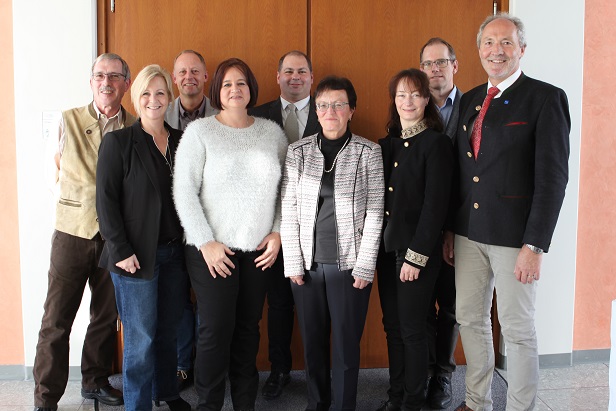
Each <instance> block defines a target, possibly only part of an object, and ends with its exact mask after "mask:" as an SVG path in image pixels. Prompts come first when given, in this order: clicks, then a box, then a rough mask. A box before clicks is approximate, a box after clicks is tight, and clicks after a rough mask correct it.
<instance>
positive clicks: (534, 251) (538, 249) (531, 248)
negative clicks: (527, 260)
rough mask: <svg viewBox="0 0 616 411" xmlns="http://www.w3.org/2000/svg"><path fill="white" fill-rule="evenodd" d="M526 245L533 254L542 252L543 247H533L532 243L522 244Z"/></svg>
mask: <svg viewBox="0 0 616 411" xmlns="http://www.w3.org/2000/svg"><path fill="white" fill-rule="evenodd" d="M524 245H525V246H526V247H528V248H529V249H530V251H532V252H533V253H535V254H543V249H542V248H539V247H535V246H534V245H530V244H524Z"/></svg>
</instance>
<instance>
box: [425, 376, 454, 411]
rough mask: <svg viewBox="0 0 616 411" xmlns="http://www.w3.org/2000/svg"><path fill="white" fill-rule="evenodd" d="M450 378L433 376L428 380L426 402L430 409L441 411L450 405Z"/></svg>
mask: <svg viewBox="0 0 616 411" xmlns="http://www.w3.org/2000/svg"><path fill="white" fill-rule="evenodd" d="M451 399H452V395H451V378H449V377H446V376H444V375H435V376H434V377H432V378H431V379H430V387H429V388H428V397H427V399H426V402H427V403H428V405H429V406H430V408H432V409H435V410H442V409H445V408H449V406H450V405H451Z"/></svg>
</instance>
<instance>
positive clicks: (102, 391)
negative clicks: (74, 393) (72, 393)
mask: <svg viewBox="0 0 616 411" xmlns="http://www.w3.org/2000/svg"><path fill="white" fill-rule="evenodd" d="M81 396H82V397H83V398H85V399H87V400H99V401H100V402H102V403H103V404H105V405H113V406H116V405H122V404H124V397H122V393H121V392H120V391H119V390H116V389H115V388H113V387H112V386H111V384H107V385H106V386H104V387H100V388H96V389H94V390H87V389H85V388H82V389H81Z"/></svg>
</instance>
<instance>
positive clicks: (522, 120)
mask: <svg viewBox="0 0 616 411" xmlns="http://www.w3.org/2000/svg"><path fill="white" fill-rule="evenodd" d="M477 46H478V51H479V56H480V59H481V63H482V65H483V67H484V69H485V71H486V73H487V75H488V83H487V84H483V85H480V86H478V87H476V88H475V89H473V90H471V91H469V92H467V93H466V94H464V95H462V92H461V91H460V90H458V88H457V87H456V86H455V85H454V82H453V77H454V74H455V73H456V72H457V70H458V61H457V59H456V55H455V51H454V49H453V47H452V46H451V45H450V44H449V43H448V42H447V41H445V40H443V39H441V38H432V39H430V40H429V41H428V42H427V43H426V44H425V45H424V47H423V48H422V49H421V51H420V61H419V69H414V68H411V69H405V70H402V71H400V72H399V73H397V74H395V75H394V76H393V77H392V78H391V80H390V83H389V96H390V107H389V117H388V121H387V125H386V128H387V134H386V136H385V137H384V138H382V139H381V140H379V141H378V144H377V143H375V142H373V141H371V140H369V139H366V138H363V137H360V136H358V135H356V134H354V133H353V132H352V131H351V128H350V125H351V123H352V118H353V116H354V115H355V112H356V108H357V100H358V96H357V94H356V92H355V88H354V87H353V84H352V82H351V81H350V80H349V79H347V78H344V77H337V76H327V77H324V78H323V79H322V80H321V81H320V82H319V83H318V85H317V86H316V90H315V92H314V95H313V96H311V93H310V92H311V86H312V84H313V79H314V77H313V73H312V63H311V61H310V59H309V58H308V56H307V55H306V54H304V53H302V52H300V51H291V52H288V53H286V54H285V55H283V56H282V57H281V58H280V61H279V64H278V71H277V81H278V84H279V85H280V90H281V95H280V98H278V99H276V100H274V101H272V102H269V103H266V104H263V105H261V106H258V107H257V106H256V103H257V99H258V84H257V80H256V78H255V76H254V74H253V73H252V71H251V69H250V67H249V66H248V65H247V64H246V63H245V62H243V61H242V60H240V59H237V58H230V59H228V60H225V61H223V62H222V63H220V64H219V66H218V67H217V69H216V71H215V73H214V75H213V78H212V81H211V86H210V92H209V98H208V97H206V96H205V95H204V92H203V86H204V84H205V82H206V81H207V80H208V78H209V77H208V73H207V70H206V68H205V61H204V59H203V57H202V56H201V54H199V53H197V52H195V51H193V50H185V51H183V52H181V53H180V54H179V55H178V56H177V57H176V59H175V62H174V70H173V74H172V75H170V74H169V73H168V72H167V71H165V70H164V69H163V68H162V67H160V66H158V65H149V66H146V67H145V68H143V69H142V70H141V71H140V72H139V74H138V75H137V76H136V77H135V79H134V81H131V75H130V71H129V68H128V66H127V64H126V62H125V61H124V60H123V59H122V58H121V57H120V56H117V55H115V54H103V55H101V56H99V57H98V58H97V59H96V60H95V61H94V64H93V65H92V73H91V80H90V85H91V88H92V92H93V96H94V99H93V102H92V103H91V104H89V105H88V106H85V107H81V108H76V109H73V110H69V111H66V112H63V114H62V119H61V121H60V125H59V131H58V139H57V140H55V142H57V150H55V155H54V160H55V171H56V173H57V181H58V184H59V199H58V202H57V218H56V230H55V232H54V234H53V237H52V249H51V264H50V270H49V288H48V294H47V299H46V301H45V306H44V308H45V313H44V316H43V321H42V326H41V331H40V334H39V343H38V345H37V353H36V359H35V364H34V371H33V374H34V378H35V392H34V398H35V411H52V410H57V404H58V401H59V399H60V398H61V397H62V395H63V393H64V390H65V387H66V383H67V379H68V338H69V334H70V330H71V326H72V323H73V321H74V318H75V314H76V312H77V309H78V307H79V304H80V300H81V296H82V294H83V289H84V287H85V284H86V282H89V286H90V289H91V291H92V303H91V307H90V311H91V315H90V325H89V327H88V331H87V333H86V338H85V342H84V348H83V354H82V367H81V369H82V396H83V397H84V398H92V399H96V400H98V401H101V402H103V403H105V404H109V405H120V404H125V406H126V409H127V410H130V411H135V410H151V409H152V401H154V402H156V403H157V404H158V403H159V402H160V401H164V402H166V404H167V405H168V407H169V409H170V410H172V411H189V410H191V406H190V404H189V403H187V402H186V401H185V400H184V399H182V398H181V397H180V394H179V391H180V390H179V388H180V385H179V384H178V381H177V379H178V378H180V382H182V380H186V379H187V375H188V372H189V371H190V370H191V369H192V362H191V359H190V353H191V351H192V343H191V335H192V332H193V331H192V330H193V329H194V321H195V319H194V318H193V317H192V313H193V310H195V311H196V313H197V315H196V323H197V330H198V331H197V334H198V337H197V338H195V340H196V342H195V346H196V349H195V352H196V358H195V359H194V375H195V389H196V392H197V394H198V397H199V399H198V404H197V409H198V410H220V409H222V407H223V405H224V396H225V386H226V380H227V378H228V379H229V382H230V388H231V399H232V403H233V408H234V409H235V410H244V411H246V410H254V408H255V402H256V398H257V394H258V382H259V377H258V372H257V367H256V357H257V352H258V348H259V340H260V333H259V322H260V320H261V315H262V309H263V305H264V302H265V299H266V298H267V301H268V305H269V310H268V337H269V359H270V362H271V373H270V375H269V377H268V379H267V381H266V383H265V385H264V387H263V389H262V395H263V397H265V398H266V399H268V400H272V399H275V398H277V397H279V396H280V395H281V393H282V392H283V390H284V387H285V386H286V385H287V384H288V382H289V380H290V375H289V373H290V371H291V369H292V363H291V358H292V355H291V350H290V345H291V334H292V330H293V321H294V311H295V310H296V312H297V318H298V321H299V328H300V331H301V334H302V340H303V345H304V360H305V370H306V381H307V408H306V410H321V411H325V410H335V411H338V410H353V409H355V408H356V397H357V382H358V375H359V365H360V341H361V337H362V334H363V330H364V324H365V320H366V314H367V311H368V302H369V298H370V292H371V287H372V282H373V280H374V276H375V268H376V271H377V274H376V276H377V281H378V288H379V296H380V302H381V308H382V311H383V326H384V329H385V333H386V336H387V350H388V356H389V389H388V391H387V397H388V398H387V400H386V401H384V402H383V403H382V404H381V406H379V408H378V409H377V411H399V410H405V411H409V410H414V411H417V410H420V409H421V408H422V406H424V405H427V406H429V407H431V408H435V409H443V408H448V407H449V406H451V403H452V390H451V377H452V373H453V372H454V370H455V361H454V356H453V353H454V349H455V346H456V343H457V339H458V324H459V330H460V334H461V336H462V343H463V346H464V352H465V356H466V360H467V367H468V368H467V372H466V388H467V390H466V398H465V401H464V402H463V403H462V404H460V405H459V406H458V407H457V408H456V411H468V410H471V411H480V410H491V409H492V400H491V391H490V386H491V378H492V373H493V368H494V350H493V345H492V344H493V342H492V334H491V324H490V306H491V303H492V293H493V291H494V289H495V288H496V291H497V293H498V304H499V306H498V308H499V310H498V312H499V320H500V323H501V326H502V332H503V336H504V340H505V344H506V347H507V355H508V358H509V361H508V373H509V388H508V397H507V409H508V410H530V409H532V408H533V407H534V403H535V399H536V393H537V381H538V351H537V339H536V334H535V329H534V304H535V295H536V287H537V284H536V281H538V280H539V278H540V273H541V271H540V269H541V257H542V253H543V252H546V251H547V250H548V248H549V245H550V240H551V236H552V233H553V231H554V227H555V225H556V221H557V218H558V214H559V211H560V207H561V204H562V201H563V197H564V190H565V187H566V184H567V179H568V175H567V173H568V169H567V162H568V155H569V142H568V135H569V129H570V119H569V113H568V104H567V98H566V95H565V94H564V92H563V91H562V90H560V89H558V88H556V87H554V86H551V85H549V84H547V83H543V82H540V81H537V80H534V79H531V78H529V77H527V76H525V75H524V74H523V73H522V71H521V69H520V59H521V57H522V56H523V54H524V51H525V48H526V40H525V32H524V26H523V24H522V22H521V21H520V20H519V19H517V18H515V17H512V16H510V15H508V14H498V15H495V16H490V17H488V18H487V19H486V20H485V21H484V22H483V24H482V25H481V27H480V29H479V33H478V35H477ZM131 82H132V87H131V100H132V103H133V105H134V109H135V112H136V113H137V116H138V118H134V117H132V116H131V115H130V113H128V112H127V111H126V110H124V108H123V107H122V106H121V100H122V97H123V95H124V93H125V92H126V91H128V89H129V87H130V86H131ZM173 83H175V84H176V85H177V88H178V91H179V93H180V96H179V97H178V98H177V99H176V100H174V95H173ZM103 136H104V138H103ZM454 250H455V254H454ZM283 254H284V255H283ZM454 257H455V259H454ZM454 265H455V270H454ZM189 287H192V289H193V290H194V294H195V297H196V309H195V308H193V305H192V303H191V301H190V297H189V296H190V294H189ZM116 307H117V311H116ZM118 314H119V316H120V318H121V320H122V325H123V330H124V357H123V369H122V375H123V393H122V392H120V391H119V390H117V389H115V388H113V387H112V386H111V385H110V384H109V380H108V376H109V374H110V371H111V362H112V355H113V350H114V343H115V338H114V337H115V332H116V331H115V330H116V318H117V315H118ZM187 352H188V354H186V353H187Z"/></svg>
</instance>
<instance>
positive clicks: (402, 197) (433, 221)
mask: <svg viewBox="0 0 616 411" xmlns="http://www.w3.org/2000/svg"><path fill="white" fill-rule="evenodd" d="M379 144H380V145H381V149H382V151H383V164H384V170H385V219H386V225H385V229H384V231H383V242H384V246H385V251H387V252H390V251H397V250H401V251H405V252H406V251H407V250H408V252H407V256H409V255H410V256H412V258H407V262H408V263H409V264H412V265H413V266H415V267H418V268H423V267H425V266H426V263H427V261H428V258H429V257H430V256H433V255H440V253H441V252H440V248H441V247H440V246H441V244H440V241H439V239H440V237H441V231H442V229H443V225H444V223H445V218H446V216H447V210H448V208H449V196H450V193H451V181H452V175H453V167H454V159H453V147H452V144H451V141H450V140H449V138H447V136H446V135H444V134H441V133H438V132H436V131H434V130H432V129H426V130H424V131H422V132H421V133H419V134H417V135H415V136H413V137H411V138H409V139H406V140H404V139H402V138H400V137H399V136H397V135H396V136H393V135H388V136H387V137H385V138H383V139H381V140H379ZM394 162H395V164H396V165H395V166H394ZM390 187H391V189H390Z"/></svg>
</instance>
